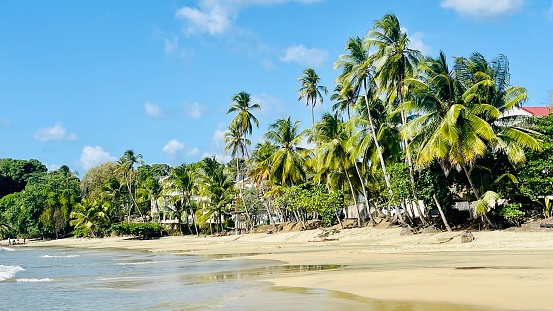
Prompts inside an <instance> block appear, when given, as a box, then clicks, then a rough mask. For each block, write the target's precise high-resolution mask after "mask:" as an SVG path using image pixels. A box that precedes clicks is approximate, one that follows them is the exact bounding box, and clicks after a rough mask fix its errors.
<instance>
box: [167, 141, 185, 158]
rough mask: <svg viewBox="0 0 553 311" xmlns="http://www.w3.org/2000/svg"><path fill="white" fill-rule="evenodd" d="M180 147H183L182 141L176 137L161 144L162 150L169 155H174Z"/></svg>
mask: <svg viewBox="0 0 553 311" xmlns="http://www.w3.org/2000/svg"><path fill="white" fill-rule="evenodd" d="M182 149H184V143H182V142H180V141H178V140H176V139H171V140H170V141H169V142H167V143H166V144H165V146H163V152H165V153H166V154H167V155H169V156H175V155H176V154H177V153H178V152H179V151H181V150H182Z"/></svg>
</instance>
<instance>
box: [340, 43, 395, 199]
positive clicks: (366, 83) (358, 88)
mask: <svg viewBox="0 0 553 311" xmlns="http://www.w3.org/2000/svg"><path fill="white" fill-rule="evenodd" d="M345 50H346V51H347V53H345V54H342V55H340V56H339V57H338V60H337V61H336V62H335V63H334V68H335V69H340V68H341V69H342V73H341V74H340V75H339V76H338V78H337V79H336V84H337V85H342V95H344V96H346V94H348V92H352V93H353V94H363V98H364V100H365V109H366V111H367V114H366V116H367V119H368V121H369V126H368V128H369V129H370V135H371V138H372V141H373V143H374V146H375V148H376V154H377V156H378V160H379V162H380V167H381V168H382V172H383V173H384V180H385V182H386V187H387V188H388V190H389V191H390V177H389V176H388V173H387V171H386V163H385V161H384V156H383V154H382V148H381V146H380V144H379V142H378V138H377V134H376V132H377V130H378V129H377V127H376V125H375V123H374V122H373V119H372V114H371V112H370V111H371V104H374V103H375V102H376V100H377V94H376V90H375V88H376V84H375V83H374V70H373V66H372V59H371V58H370V57H369V55H370V54H369V46H368V45H366V44H364V43H363V40H361V38H359V37H353V38H349V39H348V41H347V43H346V47H345Z"/></svg>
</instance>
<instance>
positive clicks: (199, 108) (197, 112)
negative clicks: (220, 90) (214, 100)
mask: <svg viewBox="0 0 553 311" xmlns="http://www.w3.org/2000/svg"><path fill="white" fill-rule="evenodd" d="M183 107H184V109H185V110H186V114H187V115H188V116H189V117H191V118H194V119H198V118H199V117H201V116H202V113H203V111H204V110H205V109H206V107H205V106H203V105H200V104H198V103H192V104H183Z"/></svg>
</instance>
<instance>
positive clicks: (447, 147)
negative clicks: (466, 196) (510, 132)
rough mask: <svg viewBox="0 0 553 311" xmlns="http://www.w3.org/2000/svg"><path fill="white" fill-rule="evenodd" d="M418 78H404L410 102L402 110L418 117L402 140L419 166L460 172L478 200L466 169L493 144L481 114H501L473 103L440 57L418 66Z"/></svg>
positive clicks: (470, 90) (472, 89)
mask: <svg viewBox="0 0 553 311" xmlns="http://www.w3.org/2000/svg"><path fill="white" fill-rule="evenodd" d="M421 69H422V70H421V77H420V78H419V79H408V80H407V83H408V84H409V85H410V87H411V88H412V90H413V92H414V94H415V95H414V99H413V100H412V101H409V102H406V103H405V107H404V109H416V110H417V111H418V112H419V116H418V117H416V118H414V119H413V120H412V121H410V122H409V123H408V124H407V125H406V126H405V127H404V129H403V130H402V135H403V136H404V137H412V138H413V139H412V141H411V143H410V144H409V148H408V149H417V150H418V152H417V159H416V161H417V164H419V165H426V164H428V163H430V162H431V161H432V160H434V159H438V160H440V161H441V162H442V164H443V165H444V167H445V168H446V169H447V168H448V167H452V166H453V167H457V168H460V169H462V170H463V171H464V173H465V175H466V177H467V179H468V181H469V184H470V187H471V189H472V191H473V193H474V195H475V197H476V198H477V199H480V192H479V191H478V188H477V187H476V185H475V184H474V182H473V180H472V178H471V176H470V173H469V170H470V167H471V166H472V165H473V164H474V162H475V161H476V160H477V159H478V158H480V157H482V156H483V155H484V154H485V152H486V150H487V149H488V144H489V142H491V141H493V140H495V139H496V135H495V133H494V131H493V128H492V126H491V124H490V123H488V122H486V120H484V119H482V118H481V117H480V115H481V114H485V115H489V116H495V118H497V117H498V116H499V111H498V109H496V108H495V107H493V106H491V105H488V104H481V103H477V102H472V100H471V98H474V92H475V90H477V89H478V88H477V87H474V85H473V86H471V87H469V88H468V89H467V88H466V87H465V86H464V85H463V84H462V83H461V82H460V80H459V79H458V78H457V77H456V75H455V72H453V71H450V70H449V68H448V66H447V62H446V57H445V54H444V53H443V52H440V55H439V56H438V57H437V58H436V59H428V60H427V61H426V62H425V63H423V64H422V65H421Z"/></svg>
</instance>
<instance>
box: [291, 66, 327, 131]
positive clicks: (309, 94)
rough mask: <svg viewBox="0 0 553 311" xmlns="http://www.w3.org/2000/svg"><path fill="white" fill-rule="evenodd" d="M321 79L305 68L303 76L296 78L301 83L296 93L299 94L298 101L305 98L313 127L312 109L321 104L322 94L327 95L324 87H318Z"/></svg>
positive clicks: (311, 69) (312, 70) (310, 69)
mask: <svg viewBox="0 0 553 311" xmlns="http://www.w3.org/2000/svg"><path fill="white" fill-rule="evenodd" d="M320 80H321V78H320V77H319V75H317V73H316V72H315V70H314V69H313V68H306V69H305V70H303V74H302V76H301V77H299V78H298V81H300V82H301V87H300V88H299V89H298V90H297V91H296V92H297V93H299V94H300V97H299V98H298V100H302V99H303V98H305V104H306V106H308V107H311V119H312V122H313V125H315V114H314V109H315V106H316V105H317V103H321V104H322V103H323V94H322V93H324V94H325V95H326V94H328V89H327V88H326V86H322V85H319V82H320Z"/></svg>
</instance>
